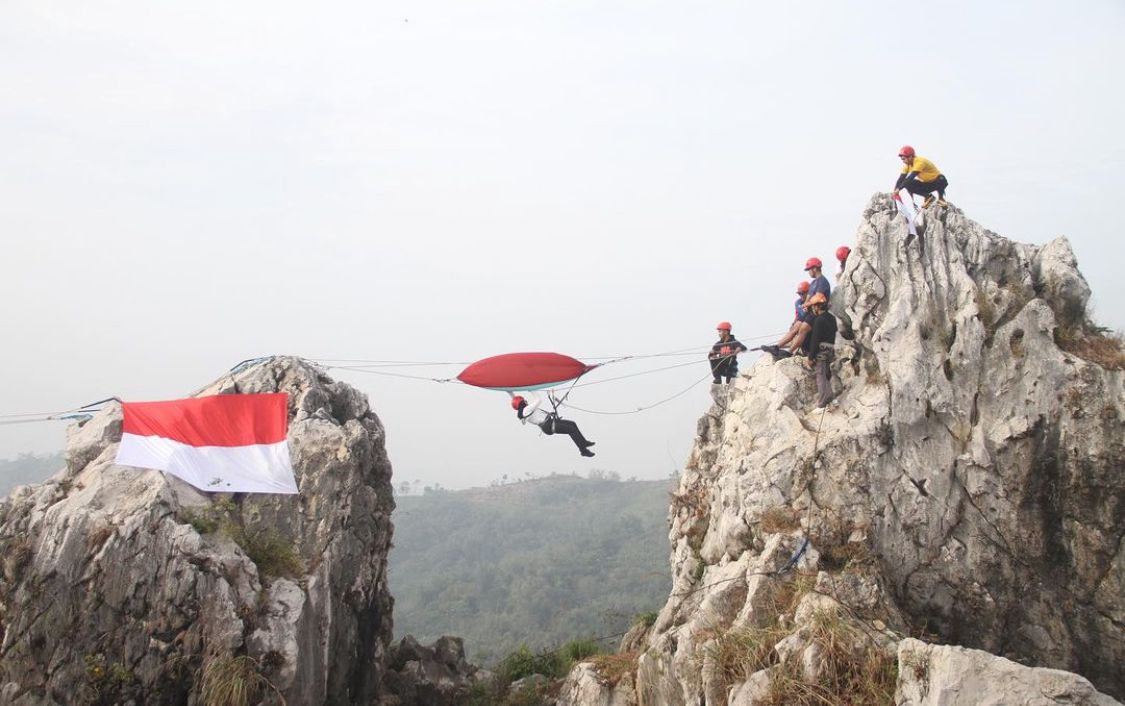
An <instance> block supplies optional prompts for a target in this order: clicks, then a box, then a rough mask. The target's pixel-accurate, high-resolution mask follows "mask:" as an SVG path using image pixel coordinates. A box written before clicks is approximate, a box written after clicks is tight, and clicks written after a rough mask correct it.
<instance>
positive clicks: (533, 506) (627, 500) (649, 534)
mask: <svg viewBox="0 0 1125 706" xmlns="http://www.w3.org/2000/svg"><path fill="white" fill-rule="evenodd" d="M671 484H672V482H671V481H667V480H665V481H627V482H617V481H613V480H599V479H584V478H579V477H576V476H558V475H556V476H551V477H548V478H542V479H536V480H527V481H521V482H518V483H512V484H508V485H502V486H499V487H493V488H480V489H471V490H463V491H437V492H429V493H426V494H424V495H422V496H403V497H399V498H398V509H397V510H396V511H395V514H394V524H395V532H394V550H393V551H392V552H391V556H390V568H389V571H390V584H391V592H392V594H393V595H394V596H395V616H394V619H395V634H396V635H405V634H413V635H414V636H415V637H418V638H419V639H421V640H423V641H429V640H432V639H434V638H436V637H438V636H440V635H442V634H447V635H457V636H460V637H463V638H464V639H465V649H466V652H467V654H468V656H469V658H470V659H472V660H474V661H476V662H478V663H481V664H486V665H489V664H492V663H494V662H496V661H497V660H498V659H500V658H501V657H503V656H504V655H506V654H508V653H509V652H511V651H513V650H515V649H517V648H518V647H519V646H520V645H527V646H528V647H529V648H531V649H532V650H543V649H548V648H552V647H557V646H559V645H560V644H561V643H563V642H565V641H567V640H571V639H574V638H578V637H591V636H595V637H596V636H604V635H612V634H615V633H620V632H623V631H624V630H626V629H627V628H628V627H629V625H630V624H631V623H633V622H634V620H635V619H636V616H637V615H638V614H641V613H646V612H650V611H655V610H658V609H659V608H660V607H661V606H662V605H663V604H664V602H665V600H666V599H667V596H668V590H669V586H670V585H671V579H670V574H669V568H668V540H667V535H668V527H667V522H666V515H667V510H668V492H669V491H670V489H671ZM603 645H606V646H615V645H616V640H607V641H605V642H604V643H603Z"/></svg>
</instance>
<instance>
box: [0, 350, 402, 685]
mask: <svg viewBox="0 0 1125 706" xmlns="http://www.w3.org/2000/svg"><path fill="white" fill-rule="evenodd" d="M236 390H237V391H240V392H287V393H289V419H290V426H289V439H288V441H289V448H290V453H291V455H292V459H293V465H294V468H295V470H296V475H297V482H298V485H299V487H300V494H299V495H295V496H280V495H236V496H233V497H232V496H230V495H216V494H205V493H201V492H199V491H197V490H195V489H194V488H192V487H190V486H188V485H186V484H184V483H182V482H180V481H179V480H177V479H175V478H173V477H171V476H167V475H165V474H162V473H159V472H157V471H146V470H140V469H135V468H125V467H119V466H116V465H114V463H113V460H114V456H115V454H116V450H117V445H118V441H119V439H120V433H121V409H120V406H118V405H112V406H110V407H108V408H106V409H104V410H103V411H101V412H99V413H98V414H97V415H95V416H94V417H93V418H92V419H90V420H89V421H87V422H85V423H84V424H83V425H82V426H81V427H78V428H74V429H72V430H71V434H70V438H69V442H68V447H67V468H66V470H65V471H63V472H61V473H60V474H58V475H56V476H55V477H54V478H52V479H51V480H50V481H49V482H47V483H45V484H42V485H38V486H27V487H24V488H21V489H17V491H15V492H14V493H13V494H12V495H11V496H10V497H9V498H8V499H7V500H5V501H4V502H3V503H2V504H0V560H2V562H3V567H2V568H3V574H2V577H0V636H2V641H0V703H3V704H27V705H29V706H30V705H47V704H73V703H95V704H115V703H133V704H142V703H143V704H185V703H188V704H200V703H236V701H227V700H224V698H225V697H229V696H230V695H231V694H232V693H234V692H233V691H232V690H233V689H235V688H243V689H245V690H246V692H247V693H248V694H249V698H251V699H253V700H251V701H250V703H256V702H257V700H259V699H261V700H264V702H265V703H280V702H281V699H282V698H284V700H285V701H286V702H287V703H289V704H319V703H340V704H344V703H373V702H374V700H375V699H377V698H378V696H379V692H380V689H381V681H382V678H383V664H384V653H385V650H386V646H387V644H388V641H389V639H390V633H391V605H392V599H391V597H390V594H389V593H388V591H387V583H386V561H387V552H388V550H389V547H390V539H391V520H390V514H391V511H392V509H393V508H394V501H393V499H392V496H391V484H390V482H391V469H390V463H389V462H388V460H387V456H386V452H385V450H384V446H383V427H382V424H381V423H380V422H379V419H378V418H377V417H376V416H375V414H374V413H373V412H372V411H371V410H370V408H369V407H368V403H367V399H366V397H365V396H364V395H362V394H361V393H359V392H358V391H356V390H355V389H353V388H351V387H349V386H347V385H345V384H342V383H338V382H334V381H332V380H331V379H329V378H328V377H326V376H325V375H324V374H323V373H321V372H320V371H318V370H317V369H315V368H314V367H312V366H310V365H308V364H307V363H304V362H303V361H300V360H298V359H294V358H271V359H269V360H266V361H263V362H260V363H258V364H255V365H253V366H250V367H249V368H247V369H244V370H242V371H240V372H238V373H237V374H234V375H228V376H224V377H223V378H222V379H220V380H219V381H217V382H215V383H214V384H212V385H210V386H208V387H207V388H205V389H203V390H201V391H200V392H199V393H198V394H199V395H211V394H225V393H230V392H233V391H236Z"/></svg>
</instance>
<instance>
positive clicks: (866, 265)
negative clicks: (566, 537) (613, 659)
mask: <svg viewBox="0 0 1125 706" xmlns="http://www.w3.org/2000/svg"><path fill="white" fill-rule="evenodd" d="M1088 297H1089V288H1088V287H1087V285H1086V283H1085V281H1084V280H1083V278H1082V276H1081V274H1080V273H1079V272H1078V270H1077V268H1076V263H1075V259H1074V256H1073V254H1072V253H1071V250H1070V247H1069V245H1068V244H1067V242H1066V241H1065V240H1063V239H1059V240H1056V241H1054V242H1051V243H1049V244H1047V245H1046V246H1043V247H1037V246H1032V245H1022V244H1018V243H1015V242H1012V241H1010V240H1006V239H1004V238H1002V237H1000V236H998V235H996V234H994V233H991V232H989V231H987V230H985V229H984V228H982V227H981V226H979V225H977V224H976V223H974V222H972V221H971V220H969V219H968V218H966V217H965V216H964V214H963V213H962V212H961V211H960V210H958V209H956V208H946V209H939V210H936V211H935V212H933V213H931V214H930V217H929V218H928V222H927V223H926V228H925V231H924V233H923V235H922V236H921V237H917V238H916V237H910V236H908V234H907V232H906V229H905V223H904V222H903V221H902V219H901V218H899V217H897V216H896V212H895V209H894V208H893V207H892V203H891V201H890V199H889V198H888V197H887V196H885V195H876V196H875V197H874V198H873V199H872V201H871V203H870V204H869V206H868V208H867V209H866V211H865V212H864V214H863V222H862V225H861V227H860V229H859V233H858V236H857V238H856V242H855V244H854V246H853V250H852V253H851V257H850V259H849V260H848V263H847V268H846V271H845V272H844V274H843V277H842V278H841V281H840V282H839V283H838V285H837V287H836V290H835V291H834V292H833V297H832V308H833V311H834V313H835V314H836V315H837V316H838V318H839V319H840V323H841V331H842V333H843V335H842V337H841V338H840V339H838V342H837V347H836V354H837V359H836V362H835V364H834V366H833V372H834V375H835V381H834V384H835V389H836V391H837V400H836V405H835V406H832V407H830V408H829V409H828V410H827V411H826V412H814V411H812V407H813V406H814V405H813V403H812V400H813V399H814V387H815V385H814V381H813V377H812V375H811V373H810V371H809V369H808V368H807V367H806V366H805V365H804V364H803V363H802V361H801V360H800V359H785V360H781V361H776V362H775V361H773V360H771V359H770V358H769V357H768V356H763V357H762V358H760V359H759V360H757V361H756V362H755V363H754V364H753V365H752V366H749V367H748V369H747V370H746V371H745V373H744V374H743V375H742V376H741V377H740V378H738V379H737V380H736V382H735V383H734V384H733V385H732V386H731V387H729V388H726V389H722V390H716V392H715V395H714V399H715V404H714V406H713V407H712V408H711V409H710V411H709V412H708V413H707V414H706V415H705V416H704V417H703V418H702V419H701V420H700V422H699V425H698V432H697V438H696V444H695V446H694V449H693V450H692V453H691V457H690V460H689V462H688V464H687V467H686V469H685V472H684V474H683V477H682V480H681V483H680V486H679V488H678V490H677V492H676V493H675V496H674V498H673V504H672V508H671V516H670V523H671V530H670V534H669V539H670V541H671V545H672V555H671V563H672V573H673V588H672V593H671V595H670V597H669V600H668V602H667V604H666V605H665V606H664V609H663V610H662V611H661V613H660V615H659V618H658V619H657V621H656V623H655V624H654V625H653V626H652V628H651V629H649V630H648V631H647V633H646V634H645V635H643V636H639V637H638V636H636V635H634V636H631V638H630V640H631V642H632V645H631V647H630V648H627V649H628V652H629V654H630V655H631V656H632V658H633V659H635V666H634V668H633V669H632V670H631V671H630V672H629V673H628V674H626V675H625V677H623V678H622V677H621V676H620V675H619V674H618V675H617V676H615V677H613V678H607V677H606V675H605V674H604V673H602V674H601V676H600V677H599V676H597V674H598V670H597V669H591V668H590V667H589V666H584V667H581V668H579V669H576V670H575V671H574V672H573V673H572V675H571V678H570V680H569V683H568V684H566V685H565V686H564V688H563V692H562V693H563V696H562V698H561V699H560V704H570V705H581V706H593V704H622V705H624V704H641V705H642V706H657V705H660V706H665V705H669V706H670V705H676V706H685V705H686V706H702V705H703V704H708V705H710V706H715V705H717V704H726V703H731V704H744V705H749V704H766V703H805V702H806V701H802V700H800V699H799V698H798V696H800V695H801V694H804V696H805V697H807V698H808V701H807V702H808V703H813V702H817V703H821V702H820V701H816V699H815V698H814V697H813V696H810V694H816V693H826V692H818V691H817V690H827V691H831V690H832V689H837V690H839V689H845V690H851V691H852V692H853V693H860V692H862V693H864V694H866V695H867V696H870V697H871V700H869V701H865V700H862V699H856V700H855V701H840V703H844V702H847V703H891V702H892V701H891V699H897V703H903V704H907V703H910V704H914V703H917V704H922V703H926V704H939V703H940V704H954V703H964V704H969V703H1064V702H1065V703H1091V704H1093V703H1098V704H1103V703H1114V701H1113V700H1112V699H1110V698H1109V697H1108V696H1105V695H1100V694H1098V693H1097V692H1096V691H1095V690H1094V689H1093V688H1092V687H1091V686H1090V683H1089V682H1086V681H1085V679H1083V678H1082V677H1085V678H1087V679H1089V681H1090V682H1092V683H1093V684H1094V685H1096V687H1097V688H1098V689H1100V690H1101V691H1103V692H1105V693H1108V694H1112V695H1115V696H1117V697H1118V698H1122V697H1123V696H1125V669H1122V665H1123V664H1125V543H1123V542H1122V537H1123V536H1125V472H1123V470H1125V448H1123V444H1125V422H1123V418H1125V372H1122V370H1121V369H1120V365H1119V364H1115V363H1113V362H1112V361H1110V362H1109V363H1108V364H1107V361H1106V360H1105V356H1104V355H1099V354H1098V353H1097V351H1098V350H1099V346H1101V344H1103V343H1105V342H1104V340H1102V339H1099V337H1098V336H1097V335H1096V333H1095V329H1094V328H1093V327H1092V325H1091V324H1089V322H1088V321H1087V320H1086V304H1087V299H1088ZM1102 348H1104V346H1102ZM1109 348H1110V349H1112V348H1113V346H1112V345H1110V346H1109ZM1103 352H1104V351H1103ZM1076 353H1080V354H1081V355H1078V354H1076ZM1086 358H1091V359H1096V360H1099V361H1100V363H1101V364H1099V363H1097V362H1092V361H1091V360H1087V359H1086ZM1111 358H1112V356H1111ZM911 635H913V636H921V637H923V639H925V640H926V641H929V642H945V643H954V644H957V645H963V646H965V647H967V648H976V649H974V650H970V649H966V650H963V652H964V653H965V654H969V655H974V656H973V657H972V658H969V657H965V656H964V655H961V653H956V654H952V653H940V654H939V653H938V652H927V651H926V650H925V649H919V648H918V647H917V646H918V645H921V643H915V641H911V640H908V639H907V638H908V637H909V636H911ZM922 647H923V648H924V647H925V646H924V645H923V646H922ZM934 649H935V650H936V649H937V648H934ZM942 649H953V648H942ZM978 650H980V651H978ZM984 651H987V653H993V654H994V655H999V656H1002V657H1006V658H1009V659H1010V660H1013V661H1011V662H1009V661H1007V660H1003V659H1001V658H1000V657H993V656H991V655H989V654H986V652H984ZM951 655H952V656H951ZM618 663H620V659H619V660H618ZM1021 664H1022V665H1028V666H1021ZM957 665H960V666H957ZM1031 666H1035V667H1050V668H1055V669H1056V670H1059V669H1061V670H1069V671H1071V672H1077V674H1078V675H1082V676H1077V675H1075V674H1066V673H1064V672H1058V671H1052V670H1042V669H1037V670H1033V669H1031V668H1030V667H1031ZM957 669H965V670H975V671H973V674H974V675H975V676H974V680H973V681H971V682H966V683H972V684H976V685H977V686H979V687H980V688H981V689H984V688H985V687H989V686H991V688H994V689H1009V690H1010V689H1012V688H1014V687H1012V685H1013V684H1024V685H1025V686H1027V688H1028V689H1030V690H1031V691H1033V692H1035V694H1036V696H1034V698H1032V697H1027V699H1026V700H1020V698H1023V697H1022V696H1021V697H1019V698H1017V696H1016V695H1015V692H1010V693H1009V694H1008V696H1004V694H1003V693H1001V694H1000V696H999V697H998V698H996V699H994V700H991V701H990V700H989V698H990V697H989V695H988V694H986V693H984V692H983V691H972V690H971V689H968V688H966V692H965V693H961V694H958V693H957V692H956V690H955V689H954V690H953V691H950V689H949V688H947V686H948V685H949V684H952V683H955V682H956V681H957V680H958V679H959V678H961V677H965V675H966V673H962V674H961V675H960V677H959V676H958V675H957ZM951 670H952V671H951ZM1020 670H1024V671H1020ZM1041 672H1050V675H1049V676H1041V675H1040V673H1041ZM1037 675H1040V676H1037ZM1058 675H1062V676H1058ZM849 679H851V680H853V681H848V680H849ZM1044 684H1050V685H1051V688H1050V689H1047V688H1046V687H1043V688H1042V689H1040V687H1037V686H1036V685H1040V686H1042V685H1044ZM1037 689H1038V690H1037ZM992 696H994V697H995V696H996V694H993V695H992ZM1008 698H1010V699H1013V700H1006V699H1008Z"/></svg>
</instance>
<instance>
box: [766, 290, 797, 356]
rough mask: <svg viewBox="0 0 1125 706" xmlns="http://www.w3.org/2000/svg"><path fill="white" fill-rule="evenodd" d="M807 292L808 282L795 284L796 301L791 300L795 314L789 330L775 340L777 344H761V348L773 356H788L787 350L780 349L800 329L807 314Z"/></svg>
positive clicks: (794, 336)
mask: <svg viewBox="0 0 1125 706" xmlns="http://www.w3.org/2000/svg"><path fill="white" fill-rule="evenodd" d="M808 293H809V283H808V282H799V283H798V284H797V301H795V302H793V312H794V314H795V315H794V317H793V324H792V325H791V326H790V327H789V330H788V331H787V332H786V333H785V335H784V336H782V337H781V340H780V341H778V342H777V345H775V346H762V350H764V351H765V352H767V353H769V354H770V355H772V356H773V357H774V358H780V357H783V358H788V357H789V351H785V352H784V353H782V352H781V349H782V347H784V346H787V345H789V342H790V341H792V340H793V339H794V338H796V337H797V334H798V333H799V332H800V331H801V322H802V321H804V320H805V317H807V316H808V312H807V311H805V298H806V297H807V295H808Z"/></svg>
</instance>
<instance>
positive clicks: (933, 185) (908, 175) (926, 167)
mask: <svg viewBox="0 0 1125 706" xmlns="http://www.w3.org/2000/svg"><path fill="white" fill-rule="evenodd" d="M898 156H899V159H901V160H902V173H901V174H899V175H898V181H896V182H895V191H896V192H897V191H898V190H899V189H906V190H907V191H909V192H910V193H912V194H917V195H918V196H925V197H926V200H925V201H923V202H922V208H926V207H927V206H929V205H930V204H932V203H933V202H934V192H935V191H936V192H937V202H938V205H939V206H948V205H949V204H948V203H946V201H945V190H946V189H947V188H948V187H949V180H948V179H946V178H945V175H944V174H942V173H941V172H940V171H939V170H938V168H937V167H936V166H934V163H933V162H931V161H930V160H928V159H926V158H925V157H919V156H918V155H916V154H914V148H913V147H911V146H910V145H906V146H904V147H903V148H902V149H901V150H899V151H898Z"/></svg>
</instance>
